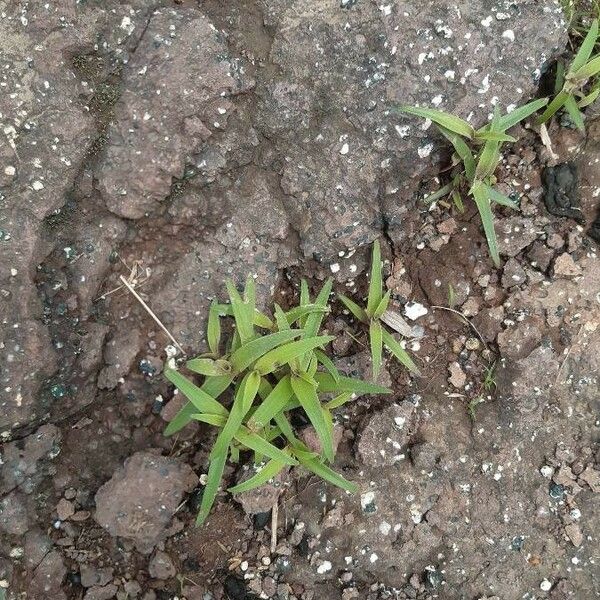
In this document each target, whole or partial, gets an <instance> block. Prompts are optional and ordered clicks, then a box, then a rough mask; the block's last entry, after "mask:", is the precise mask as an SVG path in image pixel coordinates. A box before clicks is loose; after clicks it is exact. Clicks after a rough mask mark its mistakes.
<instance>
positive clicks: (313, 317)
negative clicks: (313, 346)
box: [305, 278, 333, 337]
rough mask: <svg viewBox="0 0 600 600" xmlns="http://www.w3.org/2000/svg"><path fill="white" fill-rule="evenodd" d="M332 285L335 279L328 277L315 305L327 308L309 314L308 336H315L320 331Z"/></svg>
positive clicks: (307, 320) (306, 327) (307, 322)
mask: <svg viewBox="0 0 600 600" xmlns="http://www.w3.org/2000/svg"><path fill="white" fill-rule="evenodd" d="M332 286H333V280H332V279H331V278H329V279H327V281H325V283H324V284H323V287H322V288H321V291H320V292H319V295H318V296H317V298H316V300H315V305H317V306H318V307H320V308H322V309H325V310H321V311H314V312H311V313H310V314H309V315H308V317H307V319H306V325H305V329H306V337H313V336H315V335H317V334H318V333H319V329H320V328H321V323H322V322H323V317H324V316H325V313H326V312H327V301H328V300H329V295H330V294H331V288H332Z"/></svg>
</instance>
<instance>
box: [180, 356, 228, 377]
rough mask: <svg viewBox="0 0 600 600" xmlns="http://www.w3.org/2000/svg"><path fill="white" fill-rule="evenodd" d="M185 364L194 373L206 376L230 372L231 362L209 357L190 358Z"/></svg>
mask: <svg viewBox="0 0 600 600" xmlns="http://www.w3.org/2000/svg"><path fill="white" fill-rule="evenodd" d="M185 366H186V367H187V368H188V369H189V370H190V371H193V372H194V373H198V374H199V375H205V376H207V377H216V376H218V375H228V374H229V373H231V364H230V363H229V362H228V361H226V360H222V359H221V360H212V359H211V358H192V359H191V360H188V361H187V362H186V363H185Z"/></svg>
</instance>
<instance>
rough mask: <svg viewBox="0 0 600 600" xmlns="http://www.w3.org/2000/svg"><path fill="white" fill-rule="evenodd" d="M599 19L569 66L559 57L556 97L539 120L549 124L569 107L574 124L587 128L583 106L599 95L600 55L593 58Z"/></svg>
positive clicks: (597, 40) (594, 21)
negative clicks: (557, 114) (558, 113)
mask: <svg viewBox="0 0 600 600" xmlns="http://www.w3.org/2000/svg"><path fill="white" fill-rule="evenodd" d="M599 40H600V36H599V35H598V19H594V20H593V21H592V24H591V26H590V28H589V30H588V31H587V34H586V35H585V37H584V39H583V42H582V43H581V46H580V47H579V50H578V51H577V54H576V55H575V58H573V60H572V61H571V64H570V65H568V66H567V65H566V64H565V62H564V61H561V60H559V61H558V63H557V67H556V80H555V83H554V94H555V95H554V98H553V99H552V102H550V104H549V105H548V107H547V108H546V110H545V111H544V112H543V114H542V116H541V117H540V118H539V122H540V123H546V122H547V121H548V120H549V119H550V118H551V117H552V116H554V115H555V114H556V113H557V112H558V111H559V110H562V109H564V110H566V111H567V113H568V114H569V117H571V120H572V121H573V123H574V124H575V126H576V127H577V128H578V129H580V130H581V131H585V124H584V120H583V114H582V112H581V109H582V108H585V107H586V106H589V105H590V104H591V103H592V102H594V101H595V100H596V99H597V98H598V96H600V79H599V78H598V74H599V73H600V54H596V55H595V56H593V57H592V53H593V52H594V48H595V47H596V45H597V44H598V42H599Z"/></svg>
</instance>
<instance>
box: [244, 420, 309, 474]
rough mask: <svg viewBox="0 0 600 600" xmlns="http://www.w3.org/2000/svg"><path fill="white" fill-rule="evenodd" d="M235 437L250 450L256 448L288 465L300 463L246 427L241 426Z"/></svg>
mask: <svg viewBox="0 0 600 600" xmlns="http://www.w3.org/2000/svg"><path fill="white" fill-rule="evenodd" d="M235 437H236V439H237V440H239V441H240V442H241V443H242V444H244V446H246V447H247V448H250V450H254V451H255V452H258V453H260V454H262V455H264V456H267V457H269V458H271V459H274V460H278V461H281V462H282V463H285V464H286V465H296V464H298V463H297V461H296V460H295V459H294V458H293V457H292V456H290V455H289V454H286V453H285V452H283V450H280V449H279V448H277V446H273V444H270V443H269V442H267V440H265V439H263V438H262V437H260V436H259V435H257V434H256V433H251V432H249V431H248V430H247V429H246V428H245V427H242V428H240V429H239V430H238V432H237V433H236V434H235Z"/></svg>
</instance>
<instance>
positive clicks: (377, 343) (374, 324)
mask: <svg viewBox="0 0 600 600" xmlns="http://www.w3.org/2000/svg"><path fill="white" fill-rule="evenodd" d="M382 270H383V264H382V262H381V248H380V247H379V242H378V241H377V240H375V242H373V251H372V258H371V279H370V282H369V295H368V297H367V306H366V308H362V307H361V306H359V305H358V304H356V302H354V301H353V300H351V299H350V298H348V297H347V296H344V295H343V294H340V295H339V298H340V300H341V302H342V303H343V304H344V306H345V307H346V308H347V309H348V310H349V311H350V312H351V313H352V314H353V315H354V316H355V317H356V319H358V320H359V321H360V322H361V323H364V324H365V325H367V326H368V327H369V342H370V348H371V362H372V364H373V378H374V379H377V377H378V375H379V371H380V370H381V363H382V355H383V347H384V346H385V347H386V348H387V349H388V350H389V351H390V353H391V354H392V355H393V356H394V357H395V358H396V359H397V360H398V361H399V362H400V363H401V364H403V365H404V366H405V367H406V368H407V369H409V370H410V371H412V372H413V373H419V369H418V368H417V366H416V365H415V363H414V362H413V361H412V359H411V358H410V356H409V355H408V352H406V350H405V349H404V348H402V346H401V345H400V344H399V343H398V342H397V341H396V339H395V338H394V337H393V336H392V334H391V333H390V332H389V331H388V330H387V329H386V328H385V327H384V325H383V323H382V322H381V317H382V315H383V313H384V312H385V311H386V310H387V307H388V304H389V302H390V292H389V291H388V292H386V293H385V295H384V293H383V280H382Z"/></svg>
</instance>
